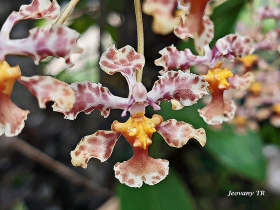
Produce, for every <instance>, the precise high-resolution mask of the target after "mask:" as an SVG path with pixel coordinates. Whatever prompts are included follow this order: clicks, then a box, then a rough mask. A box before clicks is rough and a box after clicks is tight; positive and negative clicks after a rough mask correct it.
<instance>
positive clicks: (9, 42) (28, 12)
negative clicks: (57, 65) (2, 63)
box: [0, 0, 83, 65]
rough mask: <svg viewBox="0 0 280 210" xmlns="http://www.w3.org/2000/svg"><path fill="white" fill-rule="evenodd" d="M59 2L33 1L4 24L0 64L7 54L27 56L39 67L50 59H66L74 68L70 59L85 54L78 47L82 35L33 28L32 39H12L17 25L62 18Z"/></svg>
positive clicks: (59, 27)
mask: <svg viewBox="0 0 280 210" xmlns="http://www.w3.org/2000/svg"><path fill="white" fill-rule="evenodd" d="M59 10H60V9H59V6H58V4H57V3H56V1H53V2H50V1H48V0H40V1H39V0H34V1H33V2H32V3H31V4H30V5H24V6H22V7H21V9H20V11H19V12H13V13H12V14H11V15H10V16H9V17H8V19H7V21H6V22H5V23H4V25H3V27H2V29H1V32H0V40H1V41H0V60H4V59H5V56H6V55H8V54H13V55H25V56H30V57H32V58H33V59H34V61H35V63H36V64H38V63H39V62H40V61H41V60H42V59H45V58H46V57H48V56H54V57H63V58H64V59H65V61H66V63H67V64H69V65H70V64H71V61H70V56H71V55H72V54H73V53H81V52H82V51H83V50H82V48H80V47H79V46H78V45H77V39H78V38H79V36H80V34H79V33H77V32H76V31H74V30H72V29H70V28H68V27H66V26H62V25H53V26H51V27H50V28H49V29H41V28H34V29H31V30H30V31H29V36H28V37H27V38H23V39H10V37H9V36H10V32H11V30H12V28H13V27H14V25H15V24H16V23H17V22H19V21H21V20H25V19H42V18H47V19H53V18H56V17H58V15H59Z"/></svg>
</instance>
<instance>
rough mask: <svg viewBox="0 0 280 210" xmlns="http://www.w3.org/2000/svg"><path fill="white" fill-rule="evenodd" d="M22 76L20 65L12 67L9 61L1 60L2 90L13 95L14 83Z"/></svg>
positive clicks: (0, 83)
mask: <svg viewBox="0 0 280 210" xmlns="http://www.w3.org/2000/svg"><path fill="white" fill-rule="evenodd" d="M20 77H21V71H20V68H19V66H15V67H11V66H10V65H9V64H8V62H6V61H0V92H2V93H3V94H6V95H11V93H12V90H13V87H14V84H15V82H16V80H17V79H19V78H20Z"/></svg>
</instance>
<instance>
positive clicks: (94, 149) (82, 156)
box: [71, 130, 121, 168]
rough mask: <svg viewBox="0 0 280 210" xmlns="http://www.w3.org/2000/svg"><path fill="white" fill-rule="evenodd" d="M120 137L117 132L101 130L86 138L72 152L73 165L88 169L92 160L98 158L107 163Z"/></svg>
mask: <svg viewBox="0 0 280 210" xmlns="http://www.w3.org/2000/svg"><path fill="white" fill-rule="evenodd" d="M120 135H121V134H120V133H117V132H115V131H103V130H99V131H97V132H96V133H94V134H92V135H89V136H85V137H84V138H83V139H82V140H81V141H80V143H79V144H78V145H77V147H76V148H75V150H74V151H72V152H71V158H72V164H73V165H74V166H81V167H82V168H87V164H88V161H89V159H90V158H93V157H94V158H97V159H99V160H100V161H101V162H104V161H106V160H107V159H108V158H109V157H110V156H111V154H112V151H113V149H114V146H115V144H116V142H117V140H118V138H119V137H120Z"/></svg>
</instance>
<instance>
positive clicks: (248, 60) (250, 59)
mask: <svg viewBox="0 0 280 210" xmlns="http://www.w3.org/2000/svg"><path fill="white" fill-rule="evenodd" d="M258 59H259V56H257V55H254V54H252V55H247V56H245V57H243V58H237V60H238V61H240V62H241V63H243V65H244V66H245V67H246V68H252V66H253V65H254V63H256V62H257V60H258Z"/></svg>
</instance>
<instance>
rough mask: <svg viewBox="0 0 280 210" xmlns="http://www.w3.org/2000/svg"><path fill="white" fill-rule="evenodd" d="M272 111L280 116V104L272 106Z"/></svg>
mask: <svg viewBox="0 0 280 210" xmlns="http://www.w3.org/2000/svg"><path fill="white" fill-rule="evenodd" d="M272 111H273V112H275V113H276V114H277V115H280V104H274V105H273V106H272Z"/></svg>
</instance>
